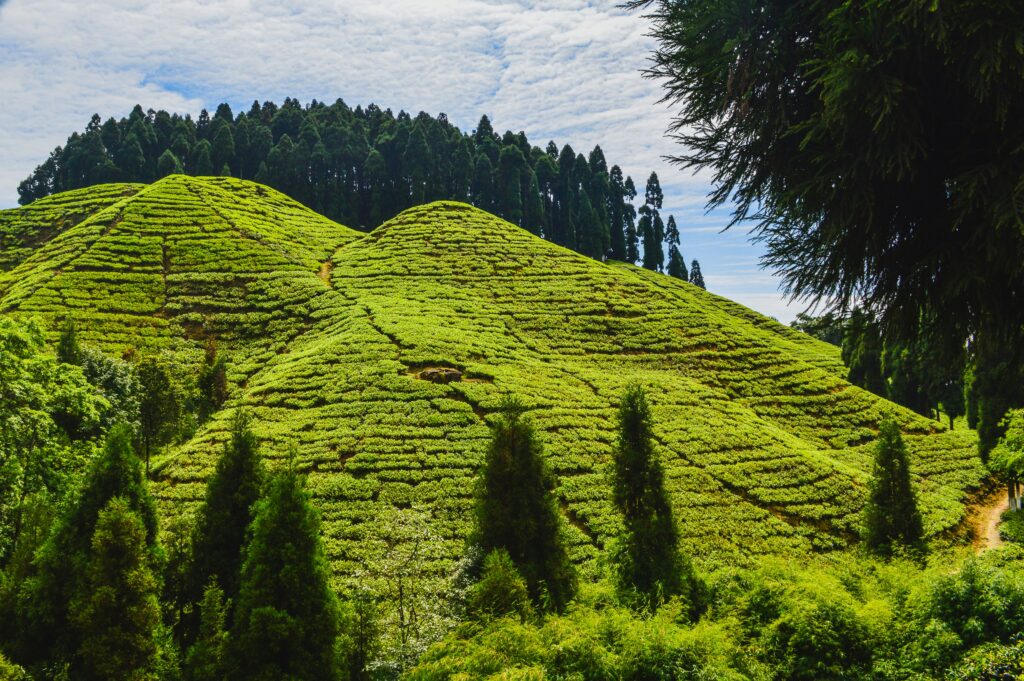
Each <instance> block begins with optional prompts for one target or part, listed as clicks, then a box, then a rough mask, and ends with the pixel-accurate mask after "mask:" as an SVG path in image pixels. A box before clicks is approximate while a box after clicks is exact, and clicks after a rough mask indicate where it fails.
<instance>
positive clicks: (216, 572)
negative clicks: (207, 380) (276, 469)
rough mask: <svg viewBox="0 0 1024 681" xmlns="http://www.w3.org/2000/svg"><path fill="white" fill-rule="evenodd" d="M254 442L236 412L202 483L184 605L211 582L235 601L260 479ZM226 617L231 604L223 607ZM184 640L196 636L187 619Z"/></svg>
mask: <svg viewBox="0 0 1024 681" xmlns="http://www.w3.org/2000/svg"><path fill="white" fill-rule="evenodd" d="M264 475H265V474H264V471H263V465H262V463H261V461H260V454H259V443H258V441H257V440H256V436H255V435H254V434H253V432H252V430H251V429H250V428H249V420H248V418H247V417H246V416H245V414H243V413H242V412H238V413H236V415H235V420H234V424H233V426H232V429H231V439H230V440H229V441H228V442H227V443H225V445H224V450H223V452H222V453H221V456H220V458H219V459H218V460H217V466H216V468H215V469H214V472H213V475H212V476H210V479H209V480H208V481H207V483H206V498H205V500H204V501H203V505H202V506H201V507H200V509H199V514H198V518H197V520H196V525H195V531H194V532H193V537H192V560H191V563H190V565H189V567H188V569H187V573H186V576H185V588H186V593H184V594H182V596H181V598H182V600H183V601H184V603H185V604H188V603H196V602H198V601H199V599H200V598H202V596H203V592H204V589H206V587H207V586H208V585H209V584H210V583H211V581H214V582H216V583H217V584H218V585H222V586H218V588H219V589H221V590H222V591H223V594H224V596H225V598H228V599H230V600H231V601H237V598H238V592H239V588H240V579H241V573H242V560H243V549H244V547H245V539H246V532H247V529H248V528H249V526H250V524H251V523H252V520H253V514H254V513H255V505H256V502H257V501H258V500H259V498H260V492H261V490H262V488H263V482H264ZM226 612H227V613H228V616H229V618H230V614H231V610H230V607H228V609H227V610H226ZM183 626H184V628H185V632H184V637H183V638H184V640H185V641H186V643H190V642H191V641H192V640H193V639H194V637H195V622H194V621H186V622H184V623H183Z"/></svg>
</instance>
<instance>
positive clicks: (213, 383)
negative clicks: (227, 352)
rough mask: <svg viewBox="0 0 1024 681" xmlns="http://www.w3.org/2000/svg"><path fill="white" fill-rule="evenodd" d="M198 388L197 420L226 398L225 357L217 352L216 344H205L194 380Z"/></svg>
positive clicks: (203, 419) (205, 416)
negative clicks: (199, 366) (202, 357)
mask: <svg viewBox="0 0 1024 681" xmlns="http://www.w3.org/2000/svg"><path fill="white" fill-rule="evenodd" d="M196 387H197V388H198V389H199V420H200V421H205V420H206V419H208V418H210V415H211V414H213V412H215V411H217V410H218V409H220V408H221V407H222V406H223V405H224V402H225V401H227V399H228V372H227V358H226V357H225V356H224V355H222V354H218V353H217V344H216V342H215V341H213V340H210V341H209V342H207V344H206V355H205V361H204V363H203V366H202V368H201V369H200V370H199V377H198V379H197V380H196Z"/></svg>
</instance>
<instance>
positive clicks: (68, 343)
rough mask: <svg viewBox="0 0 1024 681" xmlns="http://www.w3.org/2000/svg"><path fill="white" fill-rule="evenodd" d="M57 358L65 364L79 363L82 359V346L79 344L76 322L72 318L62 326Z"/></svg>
mask: <svg viewBox="0 0 1024 681" xmlns="http://www.w3.org/2000/svg"><path fill="white" fill-rule="evenodd" d="M57 359H58V360H59V361H61V362H63V363H64V364H78V363H79V362H80V361H81V359H82V348H81V346H79V344H78V334H77V333H75V322H74V320H72V319H68V320H66V321H65V322H64V326H63V327H61V330H60V339H59V340H58V341H57Z"/></svg>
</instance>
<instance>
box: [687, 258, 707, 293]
mask: <svg viewBox="0 0 1024 681" xmlns="http://www.w3.org/2000/svg"><path fill="white" fill-rule="evenodd" d="M690 283H691V284H693V285H694V286H699V287H700V288H703V289H706V288H707V286H705V285H704V273H703V272H701V271H700V263H699V262H697V261H696V260H694V261H693V262H691V263H690Z"/></svg>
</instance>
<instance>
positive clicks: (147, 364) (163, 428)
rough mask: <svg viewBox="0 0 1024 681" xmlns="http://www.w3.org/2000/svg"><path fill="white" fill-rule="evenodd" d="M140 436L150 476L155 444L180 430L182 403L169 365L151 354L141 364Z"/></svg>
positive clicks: (162, 442)
mask: <svg viewBox="0 0 1024 681" xmlns="http://www.w3.org/2000/svg"><path fill="white" fill-rule="evenodd" d="M139 384H140V385H141V386H142V396H141V399H140V400H139V437H140V439H141V441H142V451H143V455H144V456H145V461H146V476H147V477H148V476H149V459H150V453H151V452H152V450H153V448H154V447H159V446H161V445H163V444H166V443H167V442H169V441H170V440H171V439H172V438H173V437H174V436H175V434H176V432H177V427H178V418H179V417H180V415H181V405H180V404H179V402H178V395H177V392H176V391H175V389H174V383H173V382H172V381H171V375H170V373H169V372H168V371H167V368H166V367H165V366H164V365H163V364H161V363H160V362H158V361H157V360H156V359H153V358H147V359H145V360H143V361H142V363H141V364H140V365H139Z"/></svg>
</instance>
